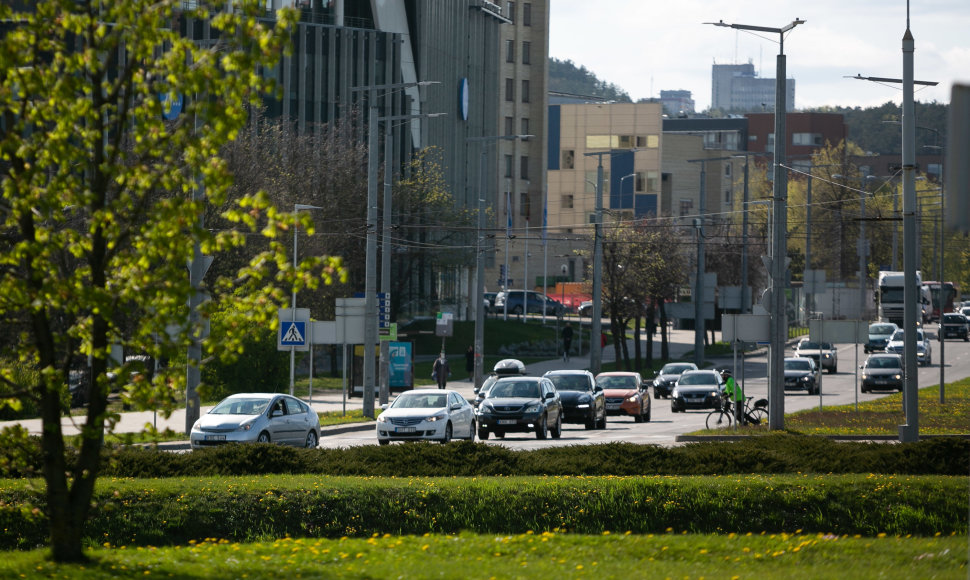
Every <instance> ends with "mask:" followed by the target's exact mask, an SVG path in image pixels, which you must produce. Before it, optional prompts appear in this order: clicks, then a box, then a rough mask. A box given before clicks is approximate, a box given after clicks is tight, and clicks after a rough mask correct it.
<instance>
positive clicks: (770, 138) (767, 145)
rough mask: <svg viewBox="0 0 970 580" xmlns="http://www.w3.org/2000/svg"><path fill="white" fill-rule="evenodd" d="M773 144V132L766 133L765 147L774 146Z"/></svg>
mask: <svg viewBox="0 0 970 580" xmlns="http://www.w3.org/2000/svg"><path fill="white" fill-rule="evenodd" d="M774 146H775V134H774V133H768V142H767V143H765V148H766V149H767V148H768V147H774Z"/></svg>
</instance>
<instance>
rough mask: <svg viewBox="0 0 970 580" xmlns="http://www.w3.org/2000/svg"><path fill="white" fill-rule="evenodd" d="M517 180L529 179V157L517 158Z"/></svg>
mask: <svg viewBox="0 0 970 580" xmlns="http://www.w3.org/2000/svg"><path fill="white" fill-rule="evenodd" d="M519 179H529V156H528V155H522V156H520V157H519Z"/></svg>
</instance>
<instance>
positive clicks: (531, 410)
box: [525, 403, 542, 413]
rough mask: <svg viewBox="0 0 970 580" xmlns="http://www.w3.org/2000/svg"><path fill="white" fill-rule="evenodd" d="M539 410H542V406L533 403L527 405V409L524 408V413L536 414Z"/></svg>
mask: <svg viewBox="0 0 970 580" xmlns="http://www.w3.org/2000/svg"><path fill="white" fill-rule="evenodd" d="M541 408H542V405H540V404H539V403H534V404H532V405H529V406H528V407H526V408H525V412H526V413H538V412H539V409H541Z"/></svg>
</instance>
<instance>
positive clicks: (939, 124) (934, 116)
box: [811, 101, 949, 155]
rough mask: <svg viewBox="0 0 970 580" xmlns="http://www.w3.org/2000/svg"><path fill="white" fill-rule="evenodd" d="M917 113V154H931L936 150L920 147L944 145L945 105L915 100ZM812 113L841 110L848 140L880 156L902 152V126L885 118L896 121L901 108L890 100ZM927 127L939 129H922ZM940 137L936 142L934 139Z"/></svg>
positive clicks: (827, 108)
mask: <svg viewBox="0 0 970 580" xmlns="http://www.w3.org/2000/svg"><path fill="white" fill-rule="evenodd" d="M914 108H915V113H916V125H917V129H916V154H917V155H921V154H933V153H935V151H933V150H930V149H928V148H925V147H923V146H924V145H929V146H936V145H939V146H943V145H945V144H946V124H947V115H948V111H949V109H948V107H947V105H945V104H943V103H936V102H933V103H919V102H917V103H914ZM811 112H820V113H840V114H842V115H843V116H844V117H845V122H846V124H847V125H848V126H849V139H850V140H851V141H853V142H854V143H856V144H857V145H859V147H861V148H862V150H863V151H866V152H871V153H880V154H882V155H900V154H901V153H902V151H901V149H902V139H901V137H900V135H901V134H900V131H902V128H901V127H900V125H899V124H897V123H892V122H890V123H885V122H884V121H897V122H898V121H899V120H901V119H902V110H901V109H900V107H899V105H896V104H894V103H893V102H892V101H889V102H886V103H884V104H882V105H880V106H878V107H870V108H868V109H863V108H860V107H855V108H852V107H822V108H819V109H811ZM921 127H928V128H930V129H936V130H937V131H939V136H937V134H936V132H934V131H930V130H927V129H923V128H921ZM938 138H939V142H938V141H937V139H938Z"/></svg>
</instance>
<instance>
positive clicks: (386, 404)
mask: <svg viewBox="0 0 970 580" xmlns="http://www.w3.org/2000/svg"><path fill="white" fill-rule="evenodd" d="M390 406H391V405H390V404H389V403H384V404H383V405H381V411H386V410H387V408H388V407H390Z"/></svg>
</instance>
